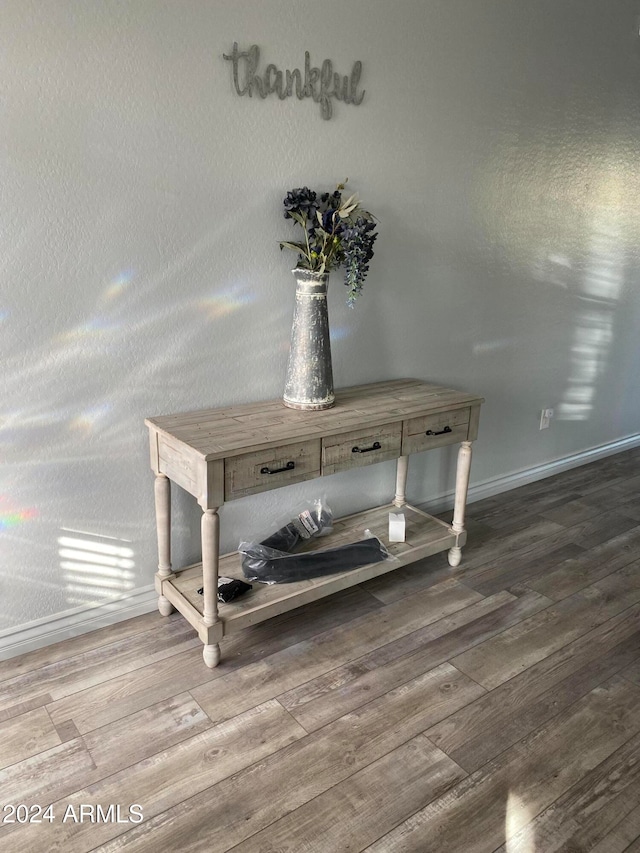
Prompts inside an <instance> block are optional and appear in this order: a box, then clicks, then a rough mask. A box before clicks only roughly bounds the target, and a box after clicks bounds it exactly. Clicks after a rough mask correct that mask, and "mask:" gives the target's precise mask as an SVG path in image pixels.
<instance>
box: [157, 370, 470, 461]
mask: <svg viewBox="0 0 640 853" xmlns="http://www.w3.org/2000/svg"><path fill="white" fill-rule="evenodd" d="M483 402H484V400H483V398H482V397H479V396H478V395H477V394H469V393H466V392H464V391H456V390H453V389H451V388H445V387H443V386H441V385H432V384H429V383H427V382H423V381H421V380H419V379H393V380H388V381H386V382H376V383H373V384H369V385H356V386H353V387H351V388H343V389H340V390H338V391H336V403H335V406H334V407H333V408H331V409H324V410H320V411H299V410H297V409H289V408H287V407H286V406H285V405H284V403H283V402H282V400H281V399H278V400H268V401H265V402H258V403H246V404H242V405H236V406H228V407H226V408H222V409H201V410H199V411H195V412H183V413H180V414H174V415H162V416H160V417H153V418H147V419H146V420H145V424H146V425H147V426H148V427H150V428H152V429H153V430H155V431H156V432H158V433H160V434H161V435H163V436H165V438H168V439H170V440H172V441H173V442H178V443H180V444H183V445H187V446H188V447H190V448H191V449H192V450H194V451H196V452H197V453H198V454H199V455H201V456H203V457H205V458H206V459H207V460H210V459H219V458H224V457H225V456H228V455H237V454H238V453H241V452H243V451H244V450H248V449H252V448H255V447H258V446H265V445H276V444H278V443H287V442H291V441H305V440H311V439H314V438H316V439H319V438H322V437H323V436H329V435H337V434H339V433H341V432H345V431H347V430H355V429H358V428H359V427H368V426H376V425H379V424H384V423H388V422H390V421H399V420H403V419H404V418H410V417H418V416H420V415H429V414H435V413H437V412H440V411H452V410H454V409H460V408H463V407H465V406H470V405H479V404H481V403H483Z"/></svg>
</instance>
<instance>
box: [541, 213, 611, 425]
mask: <svg viewBox="0 0 640 853" xmlns="http://www.w3.org/2000/svg"><path fill="white" fill-rule="evenodd" d="M614 216H615V214H614V213H613V212H611V213H609V216H608V217H607V216H605V215H603V216H602V217H601V221H600V222H599V223H598V227H597V229H596V230H595V232H594V234H593V237H592V244H591V251H590V265H589V267H588V269H587V272H586V274H585V276H584V278H583V281H582V292H581V293H580V295H579V297H578V298H579V311H577V313H576V318H575V327H574V330H573V340H572V342H571V347H570V350H569V364H570V367H569V375H568V377H567V387H566V389H565V392H564V394H563V398H562V400H561V401H560V403H559V404H558V406H557V407H556V416H557V417H558V418H559V419H562V420H569V421H584V420H587V419H588V418H589V417H590V415H591V412H592V409H593V405H594V399H595V396H596V393H597V390H598V382H599V380H600V378H601V377H602V376H603V375H604V372H605V369H606V367H607V363H608V359H609V352H610V349H611V346H612V344H613V336H614V332H613V329H614V321H615V316H616V311H617V310H618V306H619V299H620V296H621V293H622V288H623V286H624V265H623V264H624V258H623V256H622V254H621V250H620V234H619V232H618V229H617V228H616V226H615V222H614V221H613V218H614ZM607 219H610V221H609V222H607V221H606V220H607ZM602 220H604V221H602Z"/></svg>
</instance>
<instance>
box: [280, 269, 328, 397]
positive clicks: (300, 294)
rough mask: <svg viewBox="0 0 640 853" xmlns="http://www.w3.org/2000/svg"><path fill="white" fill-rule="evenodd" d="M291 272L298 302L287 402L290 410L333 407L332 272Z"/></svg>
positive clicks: (293, 332)
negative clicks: (329, 289) (329, 304)
mask: <svg viewBox="0 0 640 853" xmlns="http://www.w3.org/2000/svg"><path fill="white" fill-rule="evenodd" d="M292 272H293V275H294V277H295V280H296V302H295V308H294V311H293V326H292V327H291V350H290V352H289V364H288V367H287V381H286V384H285V388H284V398H283V399H284V404H285V406H288V407H289V408H290V409H330V408H331V406H333V404H334V403H335V395H334V393H333V371H332V369H331V344H330V341H329V314H328V311H327V285H328V283H329V273H328V272H325V273H318V272H312V271H311V270H304V269H297V268H296V269H294V270H292Z"/></svg>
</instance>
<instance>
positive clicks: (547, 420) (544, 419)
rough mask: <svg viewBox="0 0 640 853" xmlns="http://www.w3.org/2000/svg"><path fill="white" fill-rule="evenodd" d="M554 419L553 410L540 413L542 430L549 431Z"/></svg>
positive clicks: (544, 410)
mask: <svg viewBox="0 0 640 853" xmlns="http://www.w3.org/2000/svg"><path fill="white" fill-rule="evenodd" d="M552 417H553V409H543V410H542V411H541V412H540V429H549V426H550V425H551V418H552Z"/></svg>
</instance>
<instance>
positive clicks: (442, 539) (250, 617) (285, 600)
mask: <svg viewBox="0 0 640 853" xmlns="http://www.w3.org/2000/svg"><path fill="white" fill-rule="evenodd" d="M389 512H403V513H404V515H405V519H406V536H405V539H406V541H405V542H395V543H390V542H389V538H388V532H389ZM367 529H368V530H370V531H371V533H373V535H374V536H377V537H378V538H379V539H380V540H381V541H382V542H383V544H384V545H385V547H386V548H387V549H388V551H389V552H390V553H391V554H392V555H393V557H394V559H391V560H384V561H383V562H381V563H372V564H369V565H366V566H361V567H360V568H357V569H352V570H350V571H347V572H339V573H336V574H332V575H326V576H324V577H320V578H313V579H310V580H304V581H299V582H296V583H286V584H270V585H268V584H260V583H255V582H254V584H253V589H252V590H251V591H250V592H248V593H246V594H245V595H244V596H242V597H241V598H238V599H236V600H235V601H232V602H230V603H228V604H219V605H218V607H219V617H220V621H221V623H222V626H223V633H224V634H229V633H230V632H231V631H237V630H240V629H242V628H246V627H247V626H248V625H254V624H257V623H258V622H263V621H264V620H266V619H270V618H271V617H273V616H277V615H278V614H280V613H285V612H286V611H287V610H292V609H294V608H296V607H301V606H302V605H303V604H308V603H309V602H311V601H316V600H317V599H319V598H323V597H324V596H326V595H331V594H332V593H334V592H338V591H339V590H341V589H346V588H347V587H350V586H354V585H355V584H358V583H363V582H364V581H366V580H369V579H370V578H374V577H377V576H378V575H382V574H385V573H386V572H392V571H393V570H394V569H397V568H399V567H400V566H404V565H406V564H407V563H412V562H415V561H416V560H420V559H422V558H423V557H428V556H431V555H432V554H437V553H439V552H441V551H445V550H448V549H449V548H451V547H453V546H454V545H456V539H457V540H458V541H457V544H458V545H460V546H462V545H463V544H464V539H465V538H466V534H462V535H461V536H459V537H456V534H455V533H453V531H452V530H451V526H450V525H449V524H446V523H445V522H443V521H440V520H439V519H436V518H433V517H432V516H430V515H427V513H425V512H422V511H421V510H419V509H416V508H415V507H412V506H409V505H405V506H403V507H402V508H401V509H398V508H397V507H395V506H393V505H392V504H390V505H388V506H382V507H375V508H374V509H369V510H365V511H364V512H359V513H356V514H355V515H350V516H347V517H346V518H342V519H339V520H337V521H335V522H334V528H333V532H332V533H331V534H330V535H329V536H325V537H322V538H321V539H316V540H315V546H316V549H317V550H324V549H325V548H335V547H337V546H339V545H345V544H347V543H349V542H356V541H359V540H361V539H363V538H364V536H365V533H364V531H365V530H367ZM218 574H219V575H220V576H221V577H231V578H239V579H243V578H244V575H243V573H242V566H241V562H240V555H239V554H238V553H237V552H234V553H232V554H226V555H224V556H222V557H220V562H219V567H218ZM201 587H202V563H195V564H194V565H192V566H188V567H186V568H185V569H183V570H182V571H179V572H177V573H176V574H175V575H174V576H172V577H171V578H170V579H167V580H164V581H163V584H162V590H163V594H164V595H165V596H166V597H167V598H168V599H169V601H170V602H171V603H172V604H173V605H174V607H175V608H176V609H177V610H178V611H179V612H180V613H182V615H183V616H184V617H185V619H187V620H188V621H189V623H190V624H192V625H193V626H194V627H195V628H196V629H197V630H201V629H202V626H203V617H202V613H203V606H204V605H203V596H202V595H200V594H199V593H198V592H197V590H198V589H200V588H201Z"/></svg>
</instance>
